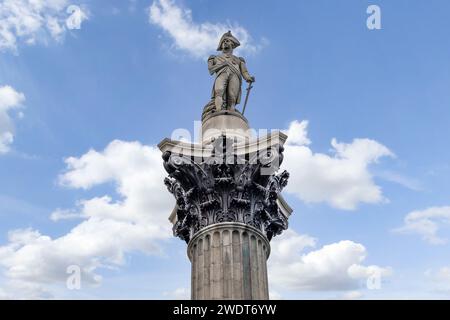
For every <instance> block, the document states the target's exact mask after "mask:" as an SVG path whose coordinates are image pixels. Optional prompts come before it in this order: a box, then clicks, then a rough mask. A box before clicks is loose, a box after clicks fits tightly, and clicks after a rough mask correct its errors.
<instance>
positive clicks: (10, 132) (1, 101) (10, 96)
mask: <svg viewBox="0 0 450 320" xmlns="http://www.w3.org/2000/svg"><path fill="white" fill-rule="evenodd" d="M24 101H25V96H24V94H23V93H20V92H17V91H16V90H14V88H12V87H10V86H1V87H0V154H2V153H6V152H8V151H9V150H10V145H11V144H12V143H13V141H14V125H13V121H12V118H11V115H10V112H11V111H12V110H17V109H19V108H20V107H22V103H23V102H24Z"/></svg>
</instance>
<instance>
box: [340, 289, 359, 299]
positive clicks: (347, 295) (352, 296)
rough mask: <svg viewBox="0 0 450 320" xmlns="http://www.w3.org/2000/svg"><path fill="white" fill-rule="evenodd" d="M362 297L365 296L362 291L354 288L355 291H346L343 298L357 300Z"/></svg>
mask: <svg viewBox="0 0 450 320" xmlns="http://www.w3.org/2000/svg"><path fill="white" fill-rule="evenodd" d="M362 297H363V294H362V292H361V291H357V290H353V291H348V292H346V293H344V294H343V295H342V297H341V298H342V299H343V300H357V299H361V298H362Z"/></svg>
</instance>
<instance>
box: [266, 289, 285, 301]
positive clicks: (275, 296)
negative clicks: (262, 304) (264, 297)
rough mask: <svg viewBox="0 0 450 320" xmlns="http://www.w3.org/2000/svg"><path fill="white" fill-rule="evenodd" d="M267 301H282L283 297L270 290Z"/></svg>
mask: <svg viewBox="0 0 450 320" xmlns="http://www.w3.org/2000/svg"><path fill="white" fill-rule="evenodd" d="M269 299H270V300H283V297H282V296H281V294H279V293H278V292H277V291H272V290H271V291H269Z"/></svg>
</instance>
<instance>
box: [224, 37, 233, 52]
mask: <svg viewBox="0 0 450 320" xmlns="http://www.w3.org/2000/svg"><path fill="white" fill-rule="evenodd" d="M229 49H233V41H231V40H230V39H225V40H223V41H222V50H229Z"/></svg>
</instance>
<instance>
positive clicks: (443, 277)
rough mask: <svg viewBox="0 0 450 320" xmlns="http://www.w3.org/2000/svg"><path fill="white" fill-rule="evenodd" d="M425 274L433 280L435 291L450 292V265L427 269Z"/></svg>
mask: <svg viewBox="0 0 450 320" xmlns="http://www.w3.org/2000/svg"><path fill="white" fill-rule="evenodd" d="M425 276H426V277H427V279H428V280H429V281H430V282H431V284H432V288H433V291H436V292H440V293H444V294H448V293H450V267H442V268H440V269H439V270H436V271H434V270H427V271H426V272H425Z"/></svg>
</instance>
